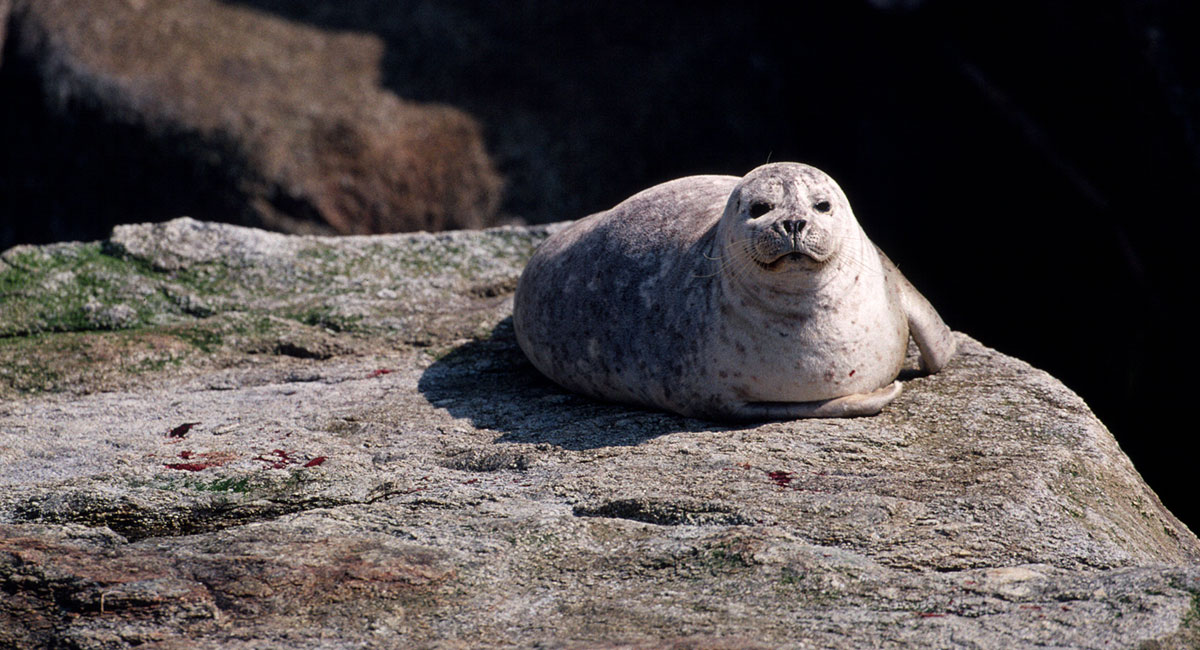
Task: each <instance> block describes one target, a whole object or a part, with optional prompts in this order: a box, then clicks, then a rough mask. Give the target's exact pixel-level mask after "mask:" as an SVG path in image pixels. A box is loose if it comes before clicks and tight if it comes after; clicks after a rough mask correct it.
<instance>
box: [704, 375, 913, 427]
mask: <svg viewBox="0 0 1200 650" xmlns="http://www.w3.org/2000/svg"><path fill="white" fill-rule="evenodd" d="M903 390H904V389H903V387H902V386H901V385H900V382H898V381H893V382H892V383H890V384H888V385H887V386H884V387H883V388H880V389H878V390H874V391H871V392H870V393H854V394H852V395H843V396H841V397H835V398H834V399H828V400H821V401H816V402H747V403H744V404H741V405H740V406H738V407H736V408H734V409H733V410H732V411H730V412H728V413H726V414H724V417H725V418H726V419H729V420H740V421H747V422H758V421H762V420H793V419H796V418H846V417H855V416H860V415H875V414H876V413H878V412H880V411H881V410H883V407H885V406H887V405H888V403H889V402H891V401H892V400H894V399H896V398H897V397H899V396H900V393H901V392H902V391H903Z"/></svg>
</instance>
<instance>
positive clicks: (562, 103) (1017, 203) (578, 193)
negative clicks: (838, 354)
mask: <svg viewBox="0 0 1200 650" xmlns="http://www.w3.org/2000/svg"><path fill="white" fill-rule="evenodd" d="M230 4H237V5H240V6H246V7H253V8H257V9H260V10H262V11H264V12H266V13H269V14H271V15H275V16H282V17H285V18H287V19H289V20H294V21H297V22H299V23H302V24H306V25H312V26H317V27H321V28H328V29H335V30H351V31H362V32H372V33H375V34H377V35H378V36H379V37H380V38H381V39H382V40H383V41H384V43H385V44H386V50H385V55H384V62H383V83H384V85H385V86H386V87H387V88H388V89H390V90H392V91H393V92H395V93H396V94H397V95H399V96H401V97H403V98H405V99H410V100H414V101H421V102H438V103H444V104H449V105H452V106H455V107H458V108H460V109H462V110H464V111H466V112H467V113H469V114H471V115H472V116H474V117H475V118H476V119H477V120H479V122H480V123H481V124H482V126H483V128H484V134H485V138H486V141H487V145H488V150H489V153H490V154H491V155H492V156H493V160H494V162H495V164H496V167H497V169H498V170H499V171H500V173H501V175H502V176H503V177H504V179H505V182H506V193H505V198H504V201H503V204H502V206H501V212H502V215H501V216H504V217H509V218H519V219H524V220H528V221H531V222H539V221H552V220H562V219H569V218H577V217H580V216H583V215H584V214H587V213H589V212H593V211H596V210H600V209H604V208H606V207H609V206H611V205H613V204H614V203H616V202H618V201H619V200H621V199H623V198H624V197H626V196H628V195H629V194H631V193H633V192H635V191H637V190H639V189H642V188H645V187H648V186H650V185H652V184H654V183H657V182H660V181H664V180H667V179H670V178H675V177H678V176H682V175H687V174H693V173H729V174H736V175H741V174H744V173H745V172H746V171H748V170H749V169H751V168H753V167H755V166H757V165H759V164H762V163H764V162H768V161H784V160H797V161H803V162H808V163H811V164H813V165H816V166H818V167H820V168H822V169H824V170H826V171H827V172H829V173H830V174H831V175H832V176H833V177H834V178H836V179H838V180H839V182H840V183H841V185H842V186H843V188H844V189H845V191H846V194H847V195H848V196H849V197H850V200H851V202H852V204H853V205H854V208H855V212H856V214H857V215H858V217H859V220H860V222H861V223H862V224H863V226H864V228H865V229H866V230H867V232H868V233H869V234H870V235H871V236H872V238H873V239H874V240H875V241H876V243H878V244H879V245H880V246H881V247H882V248H883V249H884V250H886V251H887V252H888V254H889V255H890V256H891V257H892V258H893V259H894V260H895V261H896V262H897V263H898V264H899V265H900V267H901V268H902V269H903V271H904V272H905V274H906V275H907V276H908V277H909V279H910V280H911V281H912V282H913V283H914V284H915V285H916V286H917V287H918V288H919V289H920V290H921V291H922V292H923V293H924V294H925V295H926V297H928V298H929V299H930V301H931V302H932V303H933V304H934V305H935V306H936V307H937V308H938V310H939V311H940V312H941V314H942V316H943V317H944V318H945V320H946V321H947V323H949V324H950V325H951V326H952V327H953V328H955V329H957V330H961V331H964V332H966V333H968V334H970V335H971V336H973V337H975V338H977V339H979V340H980V341H982V342H983V343H984V344H986V345H989V346H992V347H996V348H998V349H1000V350H1001V351H1003V352H1006V353H1008V354H1011V355H1014V356H1017V357H1020V358H1022V359H1025V360H1027V361H1029V362H1030V363H1032V364H1034V365H1035V366H1038V367H1040V368H1043V369H1045V370H1047V371H1049V372H1050V373H1052V374H1054V375H1055V376H1057V377H1059V378H1060V379H1062V380H1063V381H1064V382H1065V383H1066V384H1067V385H1068V386H1070V387H1071V388H1072V389H1074V390H1075V391H1077V392H1078V393H1080V394H1081V395H1082V396H1083V397H1084V398H1085V399H1086V400H1087V401H1088V403H1089V405H1090V406H1091V407H1092V408H1093V409H1094V410H1095V411H1096V413H1097V414H1098V415H1099V416H1100V418H1101V419H1102V420H1103V421H1104V422H1105V423H1106V424H1107V425H1108V426H1109V427H1110V428H1111V429H1112V431H1113V432H1114V434H1115V435H1116V436H1117V438H1118V440H1119V441H1120V443H1121V445H1122V447H1123V448H1124V449H1125V450H1126V451H1127V452H1128V453H1129V455H1130V457H1131V458H1132V459H1133V461H1134V464H1135V465H1136V466H1137V468H1138V469H1139V470H1140V471H1141V472H1142V474H1143V475H1144V476H1145V477H1146V479H1147V481H1148V482H1149V483H1150V485H1151V486H1152V487H1153V488H1154V489H1155V490H1156V491H1157V492H1158V493H1159V495H1160V496H1161V497H1162V499H1163V501H1164V502H1165V503H1166V505H1167V506H1168V507H1169V508H1170V509H1171V510H1172V511H1173V512H1175V513H1176V514H1177V515H1178V516H1179V517H1180V518H1181V519H1183V520H1184V522H1185V523H1187V524H1188V525H1189V526H1190V527H1191V528H1192V529H1193V530H1197V529H1198V528H1200V505H1198V504H1197V503H1196V500H1195V499H1193V495H1194V493H1195V488H1194V481H1193V480H1192V474H1191V472H1192V471H1195V469H1194V455H1193V453H1192V451H1191V443H1190V441H1191V439H1192V437H1193V435H1194V429H1195V426H1194V425H1191V424H1188V422H1190V421H1191V420H1190V417H1189V415H1190V411H1191V407H1192V406H1193V405H1194V404H1198V403H1200V399H1198V398H1197V397H1195V396H1194V389H1193V387H1192V385H1193V383H1194V380H1193V379H1192V377H1193V376H1194V375H1195V374H1196V372H1197V369H1198V368H1200V354H1198V353H1197V351H1196V350H1197V344H1196V333H1195V332H1194V328H1193V325H1192V309H1193V306H1194V303H1195V302H1196V300H1195V299H1196V291H1195V290H1194V288H1193V287H1194V285H1193V282H1194V280H1195V279H1196V278H1195V275H1196V274H1195V273H1194V271H1193V269H1194V264H1195V260H1196V258H1197V257H1200V251H1197V247H1196V244H1195V235H1196V227H1195V222H1196V220H1197V216H1198V215H1197V210H1196V206H1197V205H1198V201H1197V199H1198V198H1200V189H1198V188H1200V142H1198V135H1197V127H1198V126H1200V122H1198V120H1197V118H1198V117H1200V78H1198V76H1197V67H1196V66H1197V62H1200V52H1198V51H1197V49H1198V48H1197V45H1196V43H1197V42H1198V38H1197V34H1198V32H1200V21H1198V20H1197V17H1198V16H1197V10H1196V9H1195V8H1194V7H1196V3H1191V2H1185V1H1178V2H1168V1H1165V0H1164V1H1138V2H1135V1H1132V0H1127V1H1118V0H1113V1H1099V2H1063V1H1045V2H1033V1H1029V2H992V1H976V2H969V3H963V2H949V1H946V2H936V1H929V2H921V1H920V0H909V1H903V0H900V1H895V2H886V1H884V0H876V1H874V2H866V1H860V2H852V1H850V0H842V1H837V2H814V3H802V5H801V7H799V8H790V9H787V10H780V9H776V8H772V7H771V6H770V5H766V4H759V3H749V5H747V4H746V3H736V6H735V3H726V2H714V1H710V2H689V3H683V2H660V3H633V2H609V3H602V4H600V6H598V7H586V8H585V7H583V6H582V4H581V3H558V2H538V1H534V0H526V1H521V2H511V3H509V2H505V3H476V2H468V1H466V0H456V1H455V0H451V1H446V2H420V1H417V0H411V1H403V2H399V1H397V2H390V1H388V2H385V1H383V0H364V1H362V2H356V3H346V4H348V5H350V6H344V5H343V3H341V2H335V1H332V0H331V1H329V2H322V1H314V2H307V3H298V2H284V1H283V0H240V1H239V2H230ZM21 66H22V63H21V60H20V57H19V56H14V55H11V54H6V56H5V63H4V67H2V68H0V98H2V102H3V108H0V138H3V140H0V142H8V143H16V144H11V145H4V147H5V150H4V153H0V180H3V182H0V187H3V188H4V190H5V192H6V193H7V194H8V196H7V197H5V199H4V202H3V203H0V205H3V206H4V208H3V209H4V210H6V211H7V212H8V214H0V221H4V220H6V221H7V222H8V226H7V227H5V228H0V239H3V238H7V240H5V241H0V248H4V247H7V246H8V245H11V244H14V243H19V242H43V241H50V240H53V239H63V238H81V239H96V238H102V237H105V236H106V235H107V233H108V229H109V228H110V227H111V225H112V223H114V222H117V221H143V220H150V219H167V218H172V217H175V216H178V214H181V213H188V214H192V215H193V216H197V217H202V218H213V219H221V218H222V210H224V209H226V208H227V206H221V205H215V206H213V205H204V203H203V197H196V198H195V205H190V204H189V205H183V206H180V205H178V204H172V205H170V206H169V207H164V206H163V205H161V204H150V203H148V204H147V205H139V204H138V203H137V201H136V200H133V201H131V200H129V195H127V194H126V195H123V198H122V199H121V200H120V201H119V202H118V203H116V204H119V205H120V207H121V210H120V211H119V212H117V211H110V212H108V213H105V212H104V211H103V210H100V211H98V210H97V209H96V206H97V204H98V203H100V204H105V203H106V202H105V201H104V199H103V197H104V196H105V194H104V193H103V191H102V190H97V189H96V188H97V187H103V186H104V184H105V183H113V184H118V185H120V184H123V185H122V186H123V187H135V188H136V187H137V186H138V183H144V184H159V185H162V184H164V183H165V184H166V185H167V186H168V187H170V186H171V185H172V184H176V185H179V184H186V177H187V173H188V172H187V170H188V169H190V167H189V166H188V165H187V164H186V155H187V154H186V148H187V147H186V146H184V147H182V151H177V150H176V149H178V148H174V149H172V151H173V153H172V154H170V156H168V160H166V161H165V162H164V161H163V160H155V161H151V162H145V161H142V162H139V160H138V158H137V156H136V155H133V156H132V158H128V157H127V158H123V159H122V160H121V164H122V165H124V166H126V167H129V166H132V167H133V168H135V169H137V170H138V173H139V174H140V175H141V176H140V177H139V178H140V179H141V180H139V181H137V182H134V183H132V184H131V183H130V182H129V181H128V180H127V179H124V178H123V179H114V178H113V174H114V172H113V171H112V167H113V165H112V164H111V162H112V161H111V160H107V161H106V159H105V158H104V156H98V155H97V154H96V152H95V151H94V149H92V148H89V142H88V140H89V137H90V136H88V135H87V133H88V132H93V131H97V132H96V133H95V134H94V137H95V138H97V139H101V138H108V139H109V140H111V139H112V138H113V137H114V136H113V135H112V134H111V133H107V134H106V133H105V132H104V125H103V120H97V121H95V123H92V122H88V123H87V127H88V128H86V129H80V128H79V124H80V122H79V120H81V119H85V120H86V119H93V120H95V118H94V117H88V116H86V115H85V116H83V117H79V116H76V117H71V116H70V115H68V116H65V117H64V116H62V115H48V114H46V113H45V112H44V111H43V110H42V109H41V106H42V104H43V98H39V97H38V96H37V90H36V88H35V87H34V86H33V85H31V84H29V83H27V79H26V78H27V76H28V71H27V70H23V69H22V67H21ZM64 120H66V121H67V122H68V124H67V125H66V126H69V127H70V128H73V129H74V131H73V133H74V134H75V135H74V136H73V139H72V141H71V143H70V144H69V145H68V146H62V145H60V146H57V147H51V148H46V147H39V145H38V143H39V142H42V141H45V140H51V141H52V140H54V133H57V132H60V130H61V129H63V128H64V123H63V121H64ZM71 120H74V121H73V122H72V121H71ZM123 128H124V127H123ZM127 136H128V137H129V138H130V139H131V141H134V142H136V141H137V137H138V136H137V135H136V134H118V136H117V137H120V138H125V137H127ZM18 145H19V146H18ZM155 155H158V156H160V157H161V155H162V154H161V149H159V153H157V154H155ZM180 161H183V162H180ZM139 165H141V166H142V167H138V166H139ZM63 168H67V169H69V170H71V173H70V174H59V178H58V180H56V181H55V182H54V183H48V182H46V180H45V179H46V175H45V173H44V170H48V169H63ZM39 170H42V171H39ZM5 177H7V180H4V179H5ZM118 180H120V182H119V183H118ZM133 196H136V192H135V193H133ZM98 197H99V198H98ZM185 208H186V211H185ZM47 211H49V212H53V213H54V214H57V215H68V216H69V215H79V216H80V218H79V219H77V220H74V221H73V220H72V219H70V218H68V217H61V218H58V219H56V220H54V221H53V222H52V223H53V224H54V226H53V227H50V226H49V225H45V224H50V223H51V222H50V221H45V220H39V219H38V218H36V216H35V215H38V214H44V213H47ZM31 215H32V216H31ZM84 215H87V216H86V217H85V216H84ZM39 223H41V224H43V225H39ZM14 224H20V225H19V226H17V225H14Z"/></svg>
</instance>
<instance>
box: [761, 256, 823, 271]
mask: <svg viewBox="0 0 1200 650" xmlns="http://www.w3.org/2000/svg"><path fill="white" fill-rule="evenodd" d="M754 261H755V262H757V263H758V265H759V266H761V267H762V268H764V269H766V270H768V271H782V270H783V269H784V268H786V267H788V266H791V265H793V264H800V265H803V266H808V267H811V266H814V265H816V264H819V263H820V260H818V259H817V258H815V257H813V256H812V255H809V254H807V253H801V252H800V251H792V252H790V253H784V254H783V255H780V256H779V257H776V258H775V259H773V260H771V261H770V262H763V261H760V260H754Z"/></svg>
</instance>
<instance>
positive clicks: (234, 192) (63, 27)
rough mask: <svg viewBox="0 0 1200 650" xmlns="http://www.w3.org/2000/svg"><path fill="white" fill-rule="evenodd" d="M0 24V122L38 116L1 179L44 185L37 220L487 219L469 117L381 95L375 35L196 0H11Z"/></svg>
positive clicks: (483, 156) (487, 198)
mask: <svg viewBox="0 0 1200 650" xmlns="http://www.w3.org/2000/svg"><path fill="white" fill-rule="evenodd" d="M7 3H8V0H6V1H5V4H7ZM4 22H5V24H6V25H7V26H8V27H9V34H8V40H9V41H10V42H9V43H8V46H7V48H6V51H7V53H8V56H7V57H6V58H5V60H4V61H3V64H4V68H5V70H4V74H3V76H4V78H5V79H6V80H8V81H7V83H9V84H10V87H9V88H8V90H7V91H6V94H8V93H11V94H12V95H13V96H14V97H18V96H19V97H20V101H23V102H29V103H31V105H30V106H27V107H26V108H25V109H24V110H25V112H26V113H29V115H24V114H16V115H13V116H11V117H12V118H13V119H21V118H23V121H24V122H27V123H29V124H33V125H38V124H40V125H41V126H40V127H39V126H32V127H31V126H26V127H25V129H26V130H29V129H31V128H32V129H33V130H34V132H37V133H39V135H37V141H36V142H32V143H25V144H27V145H29V146H26V147H22V146H18V145H20V144H21V143H20V142H18V143H16V144H15V145H14V146H17V149H18V150H25V149H28V151H26V152H25V154H23V155H24V157H25V159H24V160H22V161H21V162H20V164H18V165H17V169H13V170H8V171H7V172H6V174H7V175H10V176H20V177H25V178H27V179H28V182H29V183H30V184H38V183H48V184H49V186H48V189H47V190H46V192H45V193H46V196H45V197H44V201H43V205H44V206H45V207H44V208H42V210H39V212H43V211H45V210H48V211H50V212H51V214H52V215H54V216H55V218H59V217H61V218H63V219H66V218H76V217H77V215H78V214H87V215H90V216H91V218H92V219H93V220H96V221H98V222H100V223H103V222H105V221H107V222H109V223H110V224H111V223H114V222H117V221H118V219H119V217H118V215H116V214H114V213H116V212H118V211H120V210H123V209H129V210H131V211H132V215H133V216H140V217H141V218H143V219H163V218H170V217H176V216H179V215H180V214H193V215H196V216H204V215H208V216H209V217H217V216H219V217H220V218H222V219H224V220H229V219H232V220H235V221H239V222H241V223H244V224H249V225H259V226H264V227H270V228H275V229H282V230H287V231H292V232H323V233H375V232H394V231H400V230H421V229H443V228H464V227H466V228H475V227H480V226H483V225H486V224H488V223H491V222H493V221H494V220H495V217H496V207H497V204H498V201H499V197H500V180H499V177H498V176H497V174H496V172H495V171H494V169H493V167H492V164H491V161H490V159H489V157H488V155H487V153H486V151H485V148H484V145H483V142H482V138H481V135H480V130H479V126H478V124H477V123H476V122H475V121H474V120H473V119H472V118H471V117H470V116H468V115H466V114H465V113H463V112H461V111H459V110H456V109H454V108H451V107H448V106H441V105H436V104H417V103H413V102H409V101H405V100H402V99H400V98H399V97H397V96H396V95H394V94H393V93H391V92H389V91H387V90H385V89H383V88H382V87H381V86H380V61H381V58H382V56H383V44H382V42H381V41H380V40H379V39H378V38H377V37H373V36H370V35H362V34H351V33H330V32H324V31H321V30H318V29H315V28H311V27H305V26H301V25H298V24H295V23H291V22H288V21H286V20H284V19H282V18H277V17H273V16H271V15H269V14H265V13H262V12H258V11H255V10H252V9H246V8H240V7H237V6H236V5H232V4H228V3H223V2H216V1H212V0H183V1H180V2H176V1H174V0H137V1H129V0H99V1H97V2H91V3H87V4H86V5H79V4H78V3H74V2H70V1H68V0H16V1H15V4H14V7H13V9H12V16H11V18H10V19H9V20H8V21H4ZM9 110H14V111H18V109H11V108H10V109H9ZM43 112H44V113H46V114H47V115H48V116H49V117H45V116H41V113H43ZM39 120H42V121H46V120H49V121H48V122H45V123H42V122H39ZM43 131H44V132H43ZM57 153H62V154H63V155H62V156H60V157H59V158H61V159H59V158H55V156H56V155H57ZM39 161H40V162H39ZM73 161H74V162H73ZM55 164H57V165H58V168H56V169H42V168H41V167H42V166H45V167H47V168H49V167H53V166H54V165H55ZM10 182H12V181H10ZM15 189H16V188H13V190H14V191H15ZM72 202H74V203H72ZM64 203H65V204H66V205H67V207H68V208H72V209H73V212H71V213H70V214H69V216H64V215H55V208H56V207H57V209H58V210H64V208H63V204H64ZM10 209H12V210H13V211H14V213H16V208H10ZM19 216H22V217H24V216H25V215H24V214H21V215H19ZM129 216H131V214H122V215H120V217H124V218H128V217H129ZM43 218H44V217H43ZM14 227H17V228H23V227H33V226H22V225H17V226H14ZM64 228H65V226H64Z"/></svg>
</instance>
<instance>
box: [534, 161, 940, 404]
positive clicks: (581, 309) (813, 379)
mask: <svg viewBox="0 0 1200 650" xmlns="http://www.w3.org/2000/svg"><path fill="white" fill-rule="evenodd" d="M513 326H514V328H515V330H516V336H517V342H518V344H519V345H520V346H521V349H522V350H523V351H524V352H525V354H526V356H528V357H529V359H530V361H532V362H533V365H534V366H535V367H537V369H538V370H540V371H541V372H542V373H544V374H545V375H546V376H547V377H549V378H550V379H552V380H554V381H555V382H557V383H558V384H560V385H562V386H564V387H566V388H568V389H570V390H573V391H577V392H580V393H584V394H586V395H590V396H592V397H596V398H600V399H604V400H610V401H615V402H623V403H629V404H638V405H643V406H651V407H657V408H661V409H666V410H669V411H674V412H676V413H680V414H682V415H686V416H692V417H700V418H707V419H715V420H733V421H756V420H771V419H791V418H801V417H842V416H856V415H872V414H875V413H878V412H879V411H880V409H882V408H883V407H884V405H886V404H887V403H888V402H890V401H891V400H892V399H894V398H895V397H896V396H897V395H899V394H900V391H901V387H900V382H898V381H895V379H896V377H897V376H898V374H899V372H900V367H901V364H902V363H903V361H904V355H905V351H906V349H907V347H908V338H909V336H910V334H911V335H912V337H913V338H914V339H915V340H916V342H917V346H918V348H919V349H920V352H921V364H922V366H923V368H924V369H925V370H927V371H929V372H937V371H938V370H940V369H941V368H942V367H943V366H944V365H946V362H947V361H949V359H950V358H951V357H952V356H953V354H954V351H955V341H954V338H953V335H952V334H951V332H950V329H949V328H948V327H946V325H945V323H943V322H942V319H941V318H940V317H939V316H938V314H937V312H936V311H934V309H933V307H932V306H931V305H930V304H929V302H928V301H927V300H926V299H925V298H924V297H923V296H921V294H920V293H918V292H917V290H916V289H915V288H913V286H912V285H911V284H910V283H909V282H908V280H906V279H905V278H904V276H903V275H901V274H900V271H899V270H897V268H896V266H895V265H894V264H892V262H891V261H890V260H889V259H888V258H887V257H886V256H885V255H884V254H883V253H882V252H881V251H879V250H878V249H877V248H876V247H875V245H874V244H872V243H871V241H870V240H869V239H867V236H866V234H865V233H864V232H863V230H862V228H861V227H860V226H859V224H858V221H857V220H856V219H855V217H854V213H853V212H852V211H851V210H850V204H849V202H848V201H847V200H846V196H845V194H843V193H842V190H841V188H840V187H838V185H837V183H835V182H834V181H833V179H832V178H830V177H829V176H828V175H826V174H825V173H824V172H822V171H820V170H819V169H816V168H815V167H810V166H808V165H803V164H800V163H773V164H768V165H764V166H762V167H758V168H757V169H754V170H753V171H751V172H750V173H749V174H746V176H745V177H743V178H740V179H739V178H737V177H734V176H691V177H687V178H682V179H678V180H674V181H670V182H667V183H663V184H661V185H656V186H654V187H652V188H650V189H648V190H644V191H642V192H640V193H638V194H635V195H634V196H632V197H630V198H628V199H626V200H625V201H623V202H621V203H620V204H618V205H617V206H616V207H614V208H612V209H611V210H607V211H605V212H600V213H597V214H594V215H591V216H589V217H587V218H584V219H581V220H579V221H577V222H576V223H574V224H572V225H571V226H569V227H567V228H566V229H564V230H562V231H559V232H557V233H555V234H554V235H553V236H551V237H550V238H548V239H547V240H546V241H545V242H543V243H542V245H541V246H540V247H539V248H538V249H537V251H535V252H534V254H533V256H532V258H530V260H529V263H528V265H527V266H526V267H525V270H524V272H523V273H522V274H521V279H520V281H519V282H518V285H517V292H516V297H515V299H514V306H513Z"/></svg>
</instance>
